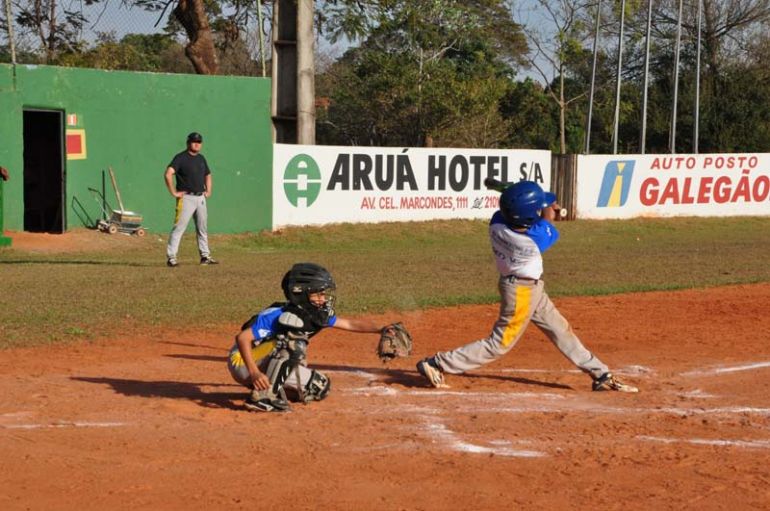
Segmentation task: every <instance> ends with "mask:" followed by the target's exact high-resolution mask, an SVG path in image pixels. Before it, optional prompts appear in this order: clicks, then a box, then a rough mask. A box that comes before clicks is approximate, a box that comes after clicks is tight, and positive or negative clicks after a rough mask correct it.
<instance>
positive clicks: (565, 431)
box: [0, 284, 770, 510]
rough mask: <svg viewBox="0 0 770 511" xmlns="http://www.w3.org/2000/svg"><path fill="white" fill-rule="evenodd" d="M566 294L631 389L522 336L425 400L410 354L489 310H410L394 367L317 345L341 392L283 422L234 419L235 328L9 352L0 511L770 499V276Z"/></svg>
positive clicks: (564, 305)
mask: <svg viewBox="0 0 770 511" xmlns="http://www.w3.org/2000/svg"><path fill="white" fill-rule="evenodd" d="M556 303H557V305H559V307H560V308H561V310H562V312H563V313H564V314H565V315H566V316H567V317H568V318H569V319H570V320H571V321H572V324H573V326H574V327H575V330H576V331H577V332H578V334H579V335H580V336H581V338H582V339H583V341H584V342H585V344H586V345H587V346H588V347H589V348H590V349H592V350H593V351H594V352H595V353H596V354H597V355H599V357H600V358H602V359H603V360H604V361H605V362H607V363H608V364H609V365H610V366H611V367H612V368H614V369H615V370H616V372H617V373H619V374H621V375H623V377H624V378H625V379H626V380H628V381H629V382H632V383H635V384H638V385H639V387H640V388H641V389H642V390H641V393H640V394H637V395H629V394H625V395H624V394H617V393H592V392H591V391H590V385H589V379H588V377H587V376H585V375H582V374H580V373H578V372H575V371H574V369H573V367H572V366H571V365H570V364H569V363H568V362H567V361H566V359H564V358H563V357H562V356H561V355H560V354H559V353H558V352H557V351H556V350H555V348H553V346H551V345H550V343H549V342H548V341H547V340H546V339H545V337H543V336H542V334H541V333H540V332H538V331H537V330H536V329H535V328H534V327H531V328H530V330H529V331H528V332H527V333H526V334H525V336H524V338H523V339H522V341H521V342H520V343H519V345H518V346H516V348H514V350H513V351H512V352H511V353H510V354H509V355H508V356H507V357H506V358H504V359H503V360H501V361H499V362H497V363H496V364H493V365H491V366H487V367H486V368H484V369H483V370H481V371H478V372H476V373H473V374H469V375H465V376H449V377H448V383H449V384H450V385H451V386H452V388H451V389H448V390H442V391H437V390H434V389H429V388H426V387H425V386H424V385H423V383H422V381H421V380H420V379H419V377H418V375H417V373H416V371H415V370H414V363H415V362H416V361H417V359H418V358H420V357H422V356H424V355H428V354H431V353H432V352H434V351H435V350H440V349H448V348H453V347H455V346H457V345H459V344H460V343H463V342H466V341H469V340H473V339H475V338H478V337H481V336H484V335H485V334H486V332H487V329H488V328H489V326H490V325H491V323H492V321H493V320H494V318H495V316H496V310H495V307H493V306H477V307H458V308H453V309H449V310H446V309H444V310H430V311H426V312H423V313H413V314H408V315H406V316H405V317H404V320H405V322H406V324H407V325H408V326H409V327H410V328H411V329H412V331H413V333H414V335H415V340H416V343H417V345H416V353H415V356H414V357H413V358H412V359H410V360H403V361H397V362H396V363H395V364H393V365H391V366H389V367H387V368H383V367H382V366H381V365H380V364H379V363H378V362H377V361H376V359H375V357H374V354H373V350H374V346H375V338H374V336H367V335H360V334H358V335H356V334H351V333H347V332H340V331H335V330H330V331H326V332H324V333H322V334H320V335H319V336H318V337H316V338H315V339H314V341H313V344H312V346H311V349H310V362H311V365H314V366H315V367H317V368H319V369H321V370H323V371H326V372H328V373H329V374H330V375H331V377H332V380H333V390H332V393H331V395H330V397H329V398H328V399H327V400H325V401H323V402H320V403H314V404H312V405H309V406H301V405H295V406H294V409H293V411H292V412H290V413H284V414H251V413H247V412H244V411H242V410H241V409H240V406H241V402H242V398H243V396H244V392H243V390H242V389H241V388H239V387H238V386H237V385H235V384H233V383H232V382H231V380H230V377H229V375H228V373H227V370H226V367H225V353H226V350H227V349H228V348H229V346H230V344H231V342H232V341H231V339H232V336H233V334H234V333H235V332H234V331H233V330H234V328H235V325H232V326H218V327H212V328H211V329H210V330H207V331H204V332H153V333H148V332H136V333H131V334H128V333H127V334H125V335H124V336H120V337H117V338H115V339H111V340H109V342H107V341H104V342H94V343H83V344H79V345H77V346H69V347H48V348H39V349H20V350H11V351H4V352H0V509H3V510H11V509H13V510H15V509H46V510H47V509H57V510H88V509H164V510H165V509H179V510H190V509H270V508H274V507H275V508H277V509H382V510H394V509H396V510H397V509H409V510H413V509H414V510H428V509H431V510H433V509H436V510H437V509H517V508H519V509H533V508H538V509H623V510H627V509H699V510H706V509H730V510H739V509H768V508H770V466H769V465H768V460H769V459H770V314H768V310H770V308H769V306H768V303H770V284H761V285H752V286H736V287H725V288H714V289H706V290H695V291H683V292H672V293H645V294H631V295H618V296H610V297H600V298H570V299H559V300H556ZM390 319H395V318H390Z"/></svg>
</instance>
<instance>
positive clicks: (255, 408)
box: [243, 396, 289, 412]
mask: <svg viewBox="0 0 770 511" xmlns="http://www.w3.org/2000/svg"><path fill="white" fill-rule="evenodd" d="M243 407H244V408H246V409H247V410H249V411H250V412H285V411H287V410H288V409H289V403H288V402H287V401H284V400H283V399H280V398H276V399H270V398H266V397H263V398H262V399H252V397H251V396H249V397H248V398H246V401H245V402H244V403H243Z"/></svg>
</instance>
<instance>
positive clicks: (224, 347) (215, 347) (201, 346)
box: [158, 341, 232, 353]
mask: <svg viewBox="0 0 770 511" xmlns="http://www.w3.org/2000/svg"><path fill="white" fill-rule="evenodd" d="M158 344H173V345H175V346H189V347H191V348H205V349H209V350H217V351H221V352H223V353H227V352H228V351H229V350H230V348H231V347H232V341H230V344H228V345H227V346H207V345H205V344H195V343H192V342H178V341H158Z"/></svg>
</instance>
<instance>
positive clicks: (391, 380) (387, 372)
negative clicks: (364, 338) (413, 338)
mask: <svg viewBox="0 0 770 511" xmlns="http://www.w3.org/2000/svg"><path fill="white" fill-rule="evenodd" d="M309 367H310V368H311V369H317V370H319V371H336V372H348V373H359V372H364V373H370V374H373V375H376V376H378V380H379V382H380V383H384V384H396V385H403V386H404V387H410V388H417V387H430V385H429V384H428V382H427V381H426V380H425V378H423V377H422V375H420V373H418V372H417V370H416V369H414V370H404V369H389V368H388V367H387V366H381V367H355V366H341V365H331V364H309ZM447 378H451V379H455V378H463V379H466V380H468V379H471V380H472V379H477V378H478V379H486V380H501V381H505V382H510V383H517V384H521V385H536V386H539V387H546V388H549V389H566V390H574V389H573V388H572V387H570V386H569V385H564V384H562V383H553V382H544V381H538V380H531V379H529V378H522V377H519V376H500V375H495V374H474V373H470V374H452V375H448V376H447Z"/></svg>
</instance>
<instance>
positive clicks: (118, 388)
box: [70, 376, 244, 410]
mask: <svg viewBox="0 0 770 511" xmlns="http://www.w3.org/2000/svg"><path fill="white" fill-rule="evenodd" d="M70 379H72V380H75V381H82V382H86V383H95V384H97V385H107V386H109V387H111V388H112V390H114V391H115V392H117V393H118V394H123V395H124V396H141V397H149V398H153V397H165V398H173V399H186V400H188V401H192V402H194V403H196V404H197V405H199V406H202V407H204V408H227V409H230V410H241V409H242V402H243V395H244V390H243V388H242V387H241V386H240V385H238V384H237V383H231V384H230V383H228V384H222V383H193V382H183V381H142V380H124V379H120V378H89V377H85V376H72V377H71V378H70ZM201 387H236V388H238V389H240V390H239V391H238V392H204V391H203V390H201Z"/></svg>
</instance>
